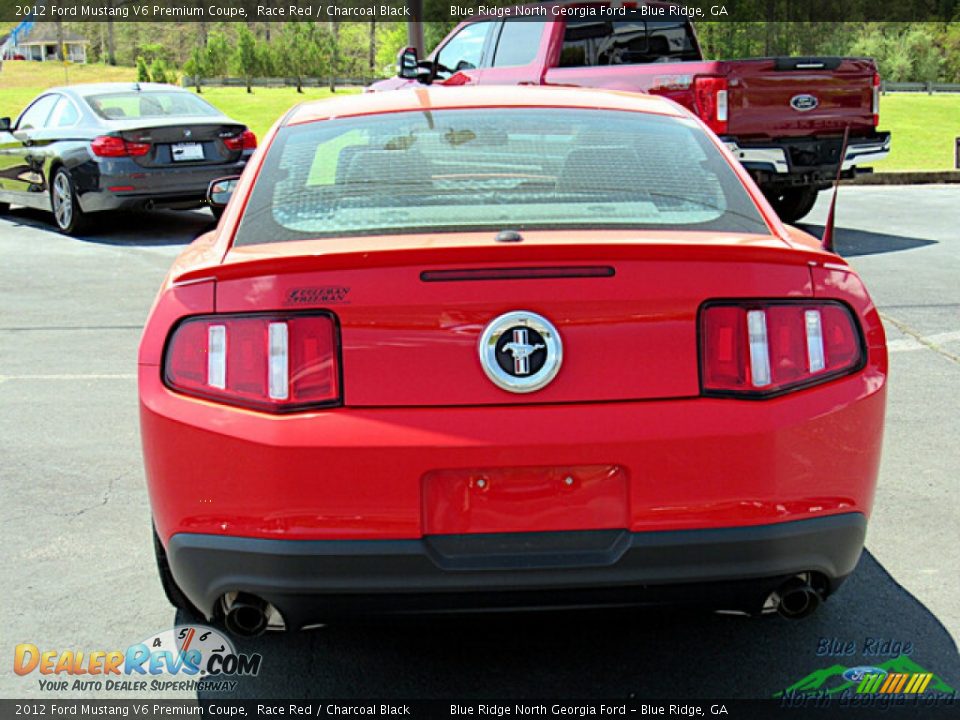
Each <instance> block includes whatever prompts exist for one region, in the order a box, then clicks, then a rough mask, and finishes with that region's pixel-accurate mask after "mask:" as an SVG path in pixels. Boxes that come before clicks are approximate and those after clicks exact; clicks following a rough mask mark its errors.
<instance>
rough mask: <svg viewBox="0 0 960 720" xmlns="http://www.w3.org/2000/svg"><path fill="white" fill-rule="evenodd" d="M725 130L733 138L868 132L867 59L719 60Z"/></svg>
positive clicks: (870, 116) (870, 127) (869, 64)
mask: <svg viewBox="0 0 960 720" xmlns="http://www.w3.org/2000/svg"><path fill="white" fill-rule="evenodd" d="M721 65H722V66H723V69H722V70H721V73H722V74H724V75H726V76H727V80H728V82H729V108H730V115H729V117H730V122H729V133H730V134H731V135H735V136H737V137H739V138H746V137H784V136H798V137H800V136H806V135H814V134H817V135H824V134H829V133H833V132H836V133H842V132H843V129H844V127H845V126H847V125H849V126H850V132H851V133H852V134H854V135H856V134H863V133H865V132H869V131H872V130H873V128H874V125H873V78H874V74H875V72H876V69H875V66H874V63H873V61H872V60H867V59H858V58H763V59H758V60H734V61H727V62H724V63H721Z"/></svg>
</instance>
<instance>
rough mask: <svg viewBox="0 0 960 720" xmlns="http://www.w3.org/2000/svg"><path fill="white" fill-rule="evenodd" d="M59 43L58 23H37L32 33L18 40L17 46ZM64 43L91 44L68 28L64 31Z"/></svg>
mask: <svg viewBox="0 0 960 720" xmlns="http://www.w3.org/2000/svg"><path fill="white" fill-rule="evenodd" d="M57 41H58V38H57V25H56V23H37V24H36V25H34V26H33V27H32V28H31V29H30V32H28V33H26V34H25V35H21V36H20V37H18V38H17V45H39V44H42V43H43V44H46V43H56V42H57ZM63 41H64V42H65V43H88V42H90V41H89V40H87V39H86V38H85V37H84V36H83V35H80V34H79V33H75V32H73V31H72V30H67V29H66V28H64V30H63Z"/></svg>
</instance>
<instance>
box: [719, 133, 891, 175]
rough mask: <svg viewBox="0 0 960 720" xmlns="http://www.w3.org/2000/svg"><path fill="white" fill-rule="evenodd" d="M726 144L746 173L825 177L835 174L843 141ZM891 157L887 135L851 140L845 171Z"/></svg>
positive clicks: (728, 141) (728, 140) (733, 141)
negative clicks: (745, 169)
mask: <svg viewBox="0 0 960 720" xmlns="http://www.w3.org/2000/svg"><path fill="white" fill-rule="evenodd" d="M724 144H725V145H726V146H727V147H728V148H729V149H730V151H731V152H732V153H733V155H734V157H736V158H737V159H738V160H739V161H740V163H741V164H742V165H743V166H744V167H745V168H747V170H753V171H755V172H763V173H772V174H773V175H791V174H805V173H806V174H816V175H822V176H823V177H826V176H827V175H829V174H831V173H832V174H833V175H836V172H837V165H836V157H835V154H838V153H839V151H840V147H841V145H842V140H841V139H839V138H827V139H822V140H818V139H802V138H801V139H793V140H791V139H788V138H784V139H780V140H773V141H770V142H766V143H752V142H750V143H746V142H740V141H738V140H737V139H736V138H725V139H724ZM832 153H833V154H834V156H833V157H831V154H832ZM889 154H890V133H888V132H880V133H875V134H874V135H872V136H870V137H862V138H850V140H849V142H848V143H847V151H846V154H845V155H844V158H843V170H844V171H845V172H846V171H850V170H853V169H854V168H855V167H858V166H861V167H862V166H864V165H867V164H869V163H873V162H877V161H878V160H883V159H884V158H885V157H887V155H889Z"/></svg>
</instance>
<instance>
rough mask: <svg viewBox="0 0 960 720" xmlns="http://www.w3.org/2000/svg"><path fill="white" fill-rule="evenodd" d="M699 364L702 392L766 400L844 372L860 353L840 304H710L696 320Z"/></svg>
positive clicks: (857, 337)
mask: <svg viewBox="0 0 960 720" xmlns="http://www.w3.org/2000/svg"><path fill="white" fill-rule="evenodd" d="M700 363H701V375H702V380H703V389H704V391H705V392H708V393H716V392H719V393H737V394H744V395H770V394H774V393H780V392H783V391H785V390H789V389H792V388H797V387H802V386H806V385H810V384H813V383H817V382H821V381H823V380H827V379H829V378H832V377H836V376H837V375H841V374H844V373H846V372H850V371H852V370H854V369H856V368H858V367H859V366H860V365H861V364H862V363H863V350H862V345H861V340H860V332H859V330H858V327H857V324H856V321H855V320H854V318H853V315H852V314H851V313H850V311H849V310H848V309H847V308H846V306H844V305H841V304H840V303H835V302H812V303H782V302H781V303H775V302H773V303H763V302H760V303H757V302H746V303H743V304H739V303H737V304H734V303H731V304H712V305H709V306H707V307H706V308H704V310H703V311H702V313H701V316H700Z"/></svg>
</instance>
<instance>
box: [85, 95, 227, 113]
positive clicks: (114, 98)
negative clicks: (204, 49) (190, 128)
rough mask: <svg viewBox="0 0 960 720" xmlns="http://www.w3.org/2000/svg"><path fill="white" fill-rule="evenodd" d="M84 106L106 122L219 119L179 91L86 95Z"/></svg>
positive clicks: (201, 104)
mask: <svg viewBox="0 0 960 720" xmlns="http://www.w3.org/2000/svg"><path fill="white" fill-rule="evenodd" d="M85 99H86V101H87V104H88V105H89V106H90V107H91V108H92V109H93V111H94V112H95V113H96V114H97V115H99V116H100V117H102V118H103V119H105V120H119V119H123V118H157V117H174V116H178V115H208V116H209V115H219V114H220V113H219V111H218V110H216V109H215V108H214V107H212V106H211V105H208V104H207V103H206V102H205V101H203V100H201V99H200V98H198V97H197V96H196V95H194V94H193V93H189V92H183V91H179V90H170V91H163V90H161V91H150V92H137V91H136V90H130V91H127V92H113V93H104V94H102V95H88V96H87V97H86V98H85Z"/></svg>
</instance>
